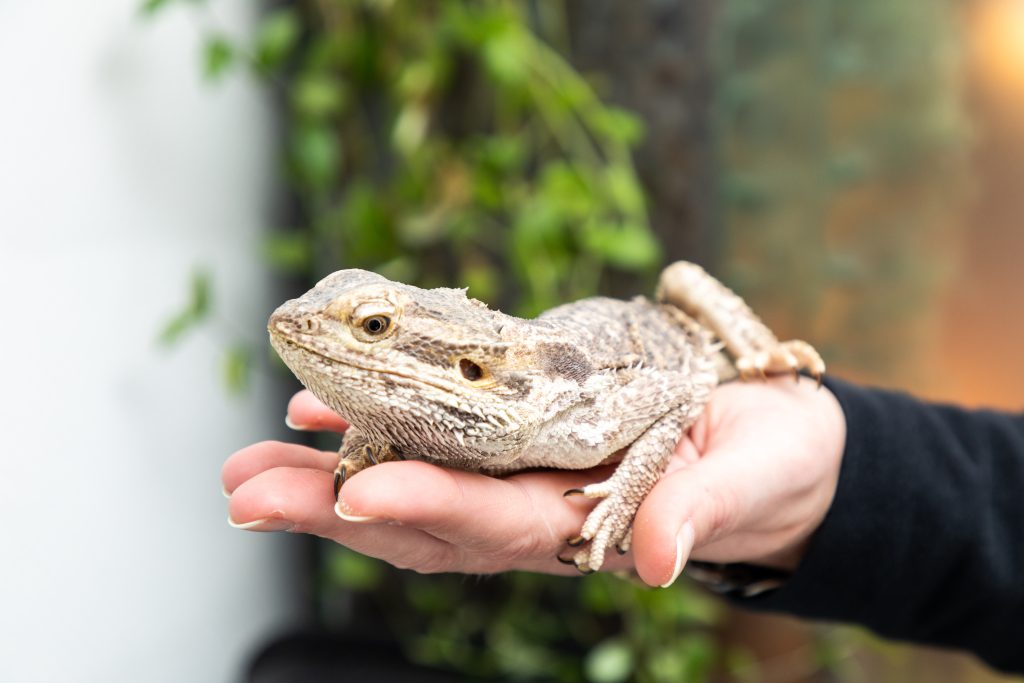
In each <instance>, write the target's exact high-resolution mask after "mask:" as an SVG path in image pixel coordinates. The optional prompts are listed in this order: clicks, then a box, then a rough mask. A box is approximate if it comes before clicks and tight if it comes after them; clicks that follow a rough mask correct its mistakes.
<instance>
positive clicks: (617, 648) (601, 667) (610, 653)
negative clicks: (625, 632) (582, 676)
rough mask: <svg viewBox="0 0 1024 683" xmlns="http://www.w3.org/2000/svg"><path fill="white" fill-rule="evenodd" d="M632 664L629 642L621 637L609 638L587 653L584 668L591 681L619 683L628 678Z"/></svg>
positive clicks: (633, 663) (631, 670) (631, 671)
mask: <svg viewBox="0 0 1024 683" xmlns="http://www.w3.org/2000/svg"><path fill="white" fill-rule="evenodd" d="M634 665H635V662H634V659H633V651H632V650H630V649H629V644H628V643H626V641H624V640H622V639H621V638H611V639H609V640H606V641H604V642H603V643H601V644H600V645H598V646H597V647H595V648H594V649H593V650H591V651H590V652H589V653H588V654H587V659H586V662H585V663H584V670H585V671H586V676H587V680H588V681H591V682H592V683H619V682H620V681H625V680H628V679H629V676H630V674H632V673H633V667H634Z"/></svg>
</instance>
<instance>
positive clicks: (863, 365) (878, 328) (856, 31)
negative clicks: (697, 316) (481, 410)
mask: <svg viewBox="0 0 1024 683" xmlns="http://www.w3.org/2000/svg"><path fill="white" fill-rule="evenodd" d="M958 12H959V4H958V3H955V2H950V1H948V0H947V1H945V2H907V3H894V2H888V1H887V0H864V1H863V2H856V3H849V2H847V3H844V2H817V1H815V0H730V2H728V3H726V4H725V5H724V11H723V12H722V14H721V16H720V19H719V22H718V27H717V29H716V32H715V33H716V35H715V47H714V55H713V58H714V60H715V63H716V69H717V71H718V73H719V74H720V78H719V79H718V81H717V82H718V84H719V90H718V95H717V97H716V112H715V117H714V118H715V121H714V124H715V127H716V133H715V136H716V138H717V141H718V142H717V147H718V153H719V157H720V159H721V163H720V168H721V172H722V173H721V177H720V179H719V182H720V187H721V188H722V191H721V209H720V211H721V214H722V217H723V222H724V224H725V226H726V227H727V229H726V231H725V237H726V239H727V245H726V248H725V250H724V251H725V253H724V255H723V261H724V263H723V265H724V266H725V270H724V272H723V275H724V277H725V278H726V280H727V281H729V282H730V284H732V285H733V286H734V287H735V288H736V289H738V290H739V291H740V292H741V293H742V294H743V295H744V296H745V298H746V299H747V300H748V301H750V302H751V303H752V304H753V306H754V308H755V310H757V311H758V312H759V313H760V314H761V315H762V316H763V317H764V318H765V319H767V320H771V321H772V324H773V326H774V327H776V328H778V331H779V332H780V333H781V334H782V336H789V335H790V334H799V335H807V336H809V337H810V339H811V340H812V341H814V342H815V343H816V345H817V346H818V348H819V349H820V350H822V351H823V353H824V355H825V357H826V358H828V359H829V362H830V364H831V365H832V367H833V368H837V367H840V366H842V367H843V368H845V370H846V371H847V372H850V371H855V372H857V373H859V374H861V375H862V376H863V375H870V376H871V377H872V379H873V380H875V381H888V382H893V381H896V380H895V379H894V378H895V377H896V376H898V377H901V378H902V380H903V381H913V380H918V379H921V378H920V376H915V374H914V373H915V372H918V373H921V374H924V372H925V371H924V369H923V368H920V367H918V368H915V367H914V364H915V362H916V361H917V360H918V358H920V357H923V356H924V354H923V353H919V352H915V350H921V349H924V348H927V347H928V340H929V335H934V334H935V332H934V329H933V328H932V327H931V324H932V322H933V318H932V317H931V315H930V314H931V313H932V311H933V310H934V305H935V302H936V301H937V297H935V296H934V292H935V290H936V289H937V287H938V286H939V285H941V278H942V276H943V275H945V274H946V271H947V270H948V268H949V261H950V259H949V252H950V251H951V249H952V248H953V247H955V246H956V240H957V237H958V235H957V234H956V230H955V228H956V227H957V226H958V225H959V212H960V210H961V209H962V206H963V201H964V198H965V189H966V188H968V187H969V184H968V183H967V182H966V169H967V164H966V159H965V155H966V151H967V145H966V142H967V141H968V139H969V134H968V124H967V119H966V114H965V109H964V105H963V101H962V92H963V91H962V88H961V83H960V79H961V62H962V54H961V53H962V50H963V39H962V36H961V34H960V31H961V30H962V29H961V25H960V20H961V17H960V15H959V13H958ZM809 324H812V325H814V327H813V329H808V325H809ZM897 370H899V371H902V374H899V375H897V374H894V373H895V371H897Z"/></svg>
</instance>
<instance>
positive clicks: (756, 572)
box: [685, 560, 792, 598]
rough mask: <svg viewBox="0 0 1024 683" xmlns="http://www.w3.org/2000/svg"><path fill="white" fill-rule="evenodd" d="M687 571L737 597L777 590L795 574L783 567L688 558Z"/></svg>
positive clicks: (714, 589)
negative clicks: (776, 567)
mask: <svg viewBox="0 0 1024 683" xmlns="http://www.w3.org/2000/svg"><path fill="white" fill-rule="evenodd" d="M685 573H686V576H688V577H689V578H691V579H693V580H694V581H696V582H697V583H699V584H701V585H703V586H705V587H706V588H708V589H709V590H710V591H712V592H713V593H718V594H719V595H727V596H730V597H737V598H752V597H754V596H755V595H761V594H762V593H767V592H768V591H772V590H775V589H776V588H778V587H779V586H781V585H782V584H784V583H785V582H786V580H787V579H788V578H789V577H790V576H791V575H792V574H791V573H790V572H787V571H784V570H782V569H772V568H771V567H759V566H757V565H754V564H746V563H744V562H736V563H732V564H719V563H717V562H701V561H700V560H690V561H689V562H687V564H686V572H685Z"/></svg>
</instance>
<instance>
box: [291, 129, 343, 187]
mask: <svg viewBox="0 0 1024 683" xmlns="http://www.w3.org/2000/svg"><path fill="white" fill-rule="evenodd" d="M292 159H293V160H294V163H295V166H296V171H297V172H298V174H299V177H300V179H302V181H303V182H304V184H305V185H307V186H309V187H311V188H313V189H317V190H323V189H326V188H327V187H328V186H329V185H330V183H331V181H332V180H334V176H335V173H336V171H337V168H338V164H339V163H340V160H341V149H340V146H339V144H338V139H337V136H336V134H335V133H334V131H333V130H331V128H330V127H328V126H327V125H309V126H303V127H302V128H299V129H298V130H297V131H295V137H294V139H293V140H292Z"/></svg>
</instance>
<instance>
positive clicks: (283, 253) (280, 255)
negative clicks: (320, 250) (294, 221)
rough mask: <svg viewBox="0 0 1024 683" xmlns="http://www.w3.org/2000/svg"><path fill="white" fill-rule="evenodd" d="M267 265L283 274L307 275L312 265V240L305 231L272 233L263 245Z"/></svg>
mask: <svg viewBox="0 0 1024 683" xmlns="http://www.w3.org/2000/svg"><path fill="white" fill-rule="evenodd" d="M263 255H264V258H266V260H267V263H269V264H270V265H271V266H273V267H274V268H276V269H277V270H280V271H282V272H285V273H296V274H298V273H308V272H309V270H310V268H311V267H312V265H313V238H312V235H310V234H309V233H308V232H305V231H298V230H295V231H289V232H279V233H274V234H272V235H270V236H268V237H267V239H266V241H265V242H264V243H263Z"/></svg>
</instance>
